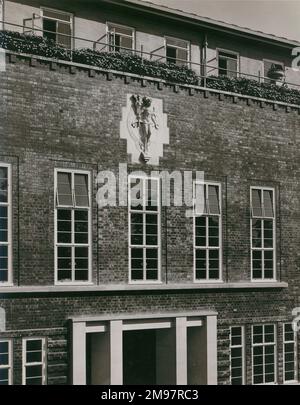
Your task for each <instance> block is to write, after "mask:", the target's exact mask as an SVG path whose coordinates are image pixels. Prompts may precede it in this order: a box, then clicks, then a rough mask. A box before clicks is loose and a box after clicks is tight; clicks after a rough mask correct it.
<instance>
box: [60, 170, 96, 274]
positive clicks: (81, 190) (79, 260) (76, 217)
mask: <svg viewBox="0 0 300 405" xmlns="http://www.w3.org/2000/svg"><path fill="white" fill-rule="evenodd" d="M55 181H56V187H55V204H56V210H55V223H56V232H55V244H56V281H57V282H88V281H90V279H91V276H90V266H91V263H90V262H91V235H90V234H91V232H90V226H91V202H90V201H91V198H90V175H89V173H88V172H83V171H68V170H57V171H56V176H55Z"/></svg>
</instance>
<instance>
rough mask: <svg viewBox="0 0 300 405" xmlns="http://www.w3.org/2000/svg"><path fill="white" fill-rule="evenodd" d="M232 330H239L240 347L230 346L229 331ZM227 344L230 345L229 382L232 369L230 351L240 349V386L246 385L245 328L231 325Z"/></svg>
mask: <svg viewBox="0 0 300 405" xmlns="http://www.w3.org/2000/svg"><path fill="white" fill-rule="evenodd" d="M232 328H241V339H242V342H241V345H232V344H231V330H232ZM229 339H230V341H229V344H230V355H229V357H230V359H229V366H230V382H231V379H232V368H231V360H232V359H231V349H234V348H241V349H242V356H241V357H242V385H245V384H246V339H245V326H244V325H233V326H231V327H230V335H229Z"/></svg>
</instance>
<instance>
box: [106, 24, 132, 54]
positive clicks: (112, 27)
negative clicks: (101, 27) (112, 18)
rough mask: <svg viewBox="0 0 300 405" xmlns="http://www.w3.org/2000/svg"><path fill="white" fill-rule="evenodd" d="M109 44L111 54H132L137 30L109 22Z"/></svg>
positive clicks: (107, 26)
mask: <svg viewBox="0 0 300 405" xmlns="http://www.w3.org/2000/svg"><path fill="white" fill-rule="evenodd" d="M106 30H107V44H108V45H109V51H110V52H130V51H132V50H134V47H135V44H134V43H135V30H134V29H133V28H131V27H126V26H124V25H119V24H114V23H110V22H107V23H106Z"/></svg>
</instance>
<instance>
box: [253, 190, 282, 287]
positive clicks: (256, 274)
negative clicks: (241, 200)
mask: <svg viewBox="0 0 300 405" xmlns="http://www.w3.org/2000/svg"><path fill="white" fill-rule="evenodd" d="M250 194H251V196H250V198H251V224H250V232H251V235H250V237H251V269H252V271H251V273H252V274H251V278H252V280H253V281H265V280H275V279H276V277H275V260H276V259H275V240H276V239H275V202H274V195H275V192H274V189H273V188H266V187H251V190H250Z"/></svg>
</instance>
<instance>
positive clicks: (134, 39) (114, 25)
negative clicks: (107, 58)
mask: <svg viewBox="0 0 300 405" xmlns="http://www.w3.org/2000/svg"><path fill="white" fill-rule="evenodd" d="M109 25H112V26H113V27H114V28H115V29H116V28H124V29H127V30H131V31H132V34H131V38H132V50H133V51H134V50H135V43H136V42H135V41H136V32H135V28H133V27H129V26H127V25H122V24H118V23H114V22H112V21H106V45H107V48H108V49H109V47H110V46H111V47H113V48H114V50H113V52H115V49H116V44H115V43H114V45H111V44H110V43H109V34H110V30H109ZM122 35H123V36H125V37H128V38H129V37H130V36H129V35H126V34H122ZM121 48H122V47H121ZM122 49H123V48H122ZM122 49H121V51H122ZM127 50H128V51H129V50H130V48H128V49H127V48H126V49H123V51H127Z"/></svg>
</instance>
